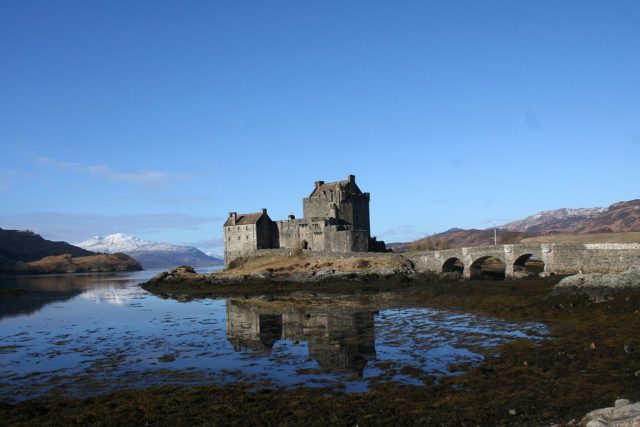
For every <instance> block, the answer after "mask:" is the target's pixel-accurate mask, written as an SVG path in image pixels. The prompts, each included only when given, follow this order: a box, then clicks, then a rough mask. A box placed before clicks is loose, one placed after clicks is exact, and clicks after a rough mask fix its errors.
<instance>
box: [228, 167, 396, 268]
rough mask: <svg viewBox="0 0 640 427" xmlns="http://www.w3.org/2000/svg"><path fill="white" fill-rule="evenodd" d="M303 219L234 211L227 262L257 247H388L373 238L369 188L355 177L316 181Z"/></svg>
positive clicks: (346, 249)
mask: <svg viewBox="0 0 640 427" xmlns="http://www.w3.org/2000/svg"><path fill="white" fill-rule="evenodd" d="M302 205H303V216H304V217H303V218H301V219H296V218H295V217H294V216H293V215H289V218H287V219H286V220H281V221H273V220H271V218H269V215H268V214H267V210H266V209H262V211H260V212H256V213H248V214H238V213H237V212H230V213H229V218H227V221H226V222H225V223H224V261H225V266H226V267H228V266H229V263H230V262H231V261H232V260H234V259H236V258H239V257H242V256H245V255H249V254H251V253H252V252H255V251H257V250H259V249H276V248H286V249H297V248H300V249H303V250H309V251H317V252H368V251H380V250H384V242H377V241H376V240H375V238H373V239H372V238H371V227H370V224H369V193H363V192H362V191H361V190H360V188H358V185H357V184H356V177H355V176H354V175H349V176H348V178H347V179H346V180H344V181H337V182H329V183H325V182H324V181H316V183H315V186H314V188H313V191H312V192H311V194H310V195H309V197H306V198H304V199H303V202H302Z"/></svg>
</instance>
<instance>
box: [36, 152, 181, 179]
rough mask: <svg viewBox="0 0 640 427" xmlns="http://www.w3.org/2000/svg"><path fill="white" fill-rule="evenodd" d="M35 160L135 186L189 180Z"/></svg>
mask: <svg viewBox="0 0 640 427" xmlns="http://www.w3.org/2000/svg"><path fill="white" fill-rule="evenodd" d="M34 160H35V161H36V162H38V163H40V164H43V165H49V166H53V167H55V168H57V169H60V170H64V171H70V172H76V173H83V174H88V175H94V176H98V177H102V178H105V179H108V180H110V181H116V182H128V183H134V184H146V185H157V184H165V183H166V182H168V181H169V180H170V179H173V180H175V179H179V180H184V179H188V177H189V176H188V175H187V174H170V173H167V172H158V171H142V172H117V171H115V170H113V169H112V168H111V167H109V166H107V165H83V164H81V163H76V162H67V161H61V160H57V159H53V158H51V157H48V156H43V155H40V154H37V155H35V156H34Z"/></svg>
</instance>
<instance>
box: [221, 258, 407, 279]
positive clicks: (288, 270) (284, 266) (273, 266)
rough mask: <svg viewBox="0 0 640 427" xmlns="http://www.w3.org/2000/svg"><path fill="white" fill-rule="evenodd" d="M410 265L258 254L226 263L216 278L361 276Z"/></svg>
mask: <svg viewBox="0 0 640 427" xmlns="http://www.w3.org/2000/svg"><path fill="white" fill-rule="evenodd" d="M409 266H410V262H409V261H407V260H406V259H404V258H401V257H399V256H397V255H394V254H389V255H388V256H386V255H384V256H383V255H378V256H373V257H370V258H338V257H319V256H311V255H307V254H301V255H288V256H287V255H281V254H261V255H257V256H252V257H243V258H240V259H236V260H233V261H231V262H230V263H229V268H228V269H226V270H223V271H221V272H220V273H219V274H221V275H226V276H234V275H252V274H259V273H263V272H268V273H271V274H273V275H276V276H277V275H289V274H295V273H313V272H319V271H323V270H324V271H331V272H341V273H351V272H361V270H363V269H372V270H376V269H384V268H401V267H409Z"/></svg>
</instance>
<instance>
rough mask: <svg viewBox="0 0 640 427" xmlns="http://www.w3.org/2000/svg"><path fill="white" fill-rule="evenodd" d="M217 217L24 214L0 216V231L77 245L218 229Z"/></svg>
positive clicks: (57, 213)
mask: <svg viewBox="0 0 640 427" xmlns="http://www.w3.org/2000/svg"><path fill="white" fill-rule="evenodd" d="M222 219H223V218H221V217H197V216H190V215H182V214H149V215H120V216H108V215H82V214H69V213H59V212H38V213H31V214H25V215H0V227H2V228H4V229H17V230H32V231H34V232H36V233H38V234H41V235H42V236H43V237H44V238H46V239H51V240H64V241H67V242H71V243H73V242H80V241H82V240H85V239H87V238H88V237H90V236H94V235H107V234H113V233H127V234H133V235H135V234H139V233H157V232H166V231H176V230H177V231H189V230H199V229H200V228H201V227H203V226H209V225H210V226H211V227H212V229H213V228H215V227H218V226H219V225H220V222H221V221H222Z"/></svg>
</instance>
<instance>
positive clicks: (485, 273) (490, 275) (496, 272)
mask: <svg viewBox="0 0 640 427" xmlns="http://www.w3.org/2000/svg"><path fill="white" fill-rule="evenodd" d="M506 270H507V264H506V263H505V262H504V261H503V260H502V259H501V258H498V257H496V256H492V255H485V256H481V257H480V258H477V259H476V260H475V261H473V263H472V264H471V266H470V267H469V273H470V278H471V279H493V280H503V279H504V278H505V273H506Z"/></svg>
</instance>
